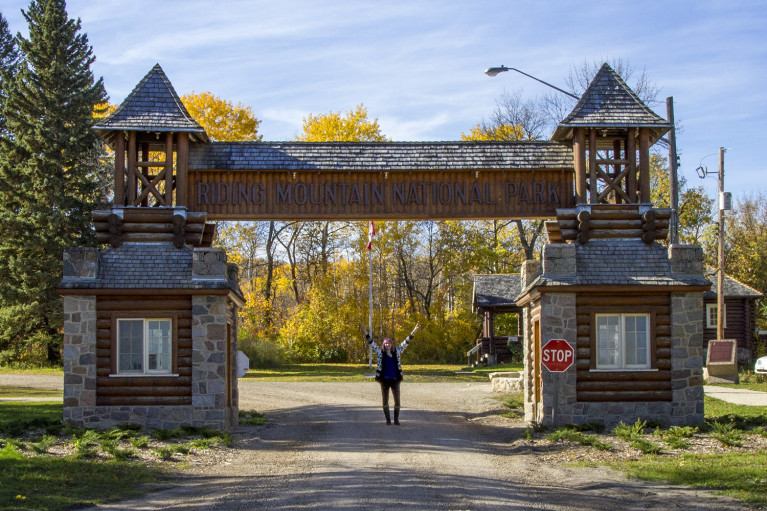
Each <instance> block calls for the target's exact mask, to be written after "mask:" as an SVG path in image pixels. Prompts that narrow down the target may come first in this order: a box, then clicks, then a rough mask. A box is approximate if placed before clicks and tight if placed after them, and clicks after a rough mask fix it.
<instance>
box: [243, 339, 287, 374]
mask: <svg viewBox="0 0 767 511" xmlns="http://www.w3.org/2000/svg"><path fill="white" fill-rule="evenodd" d="M238 345H239V348H240V351H242V352H243V353H245V355H247V357H248V358H249V359H250V367H251V368H256V367H264V368H278V367H282V366H283V365H285V351H284V350H283V349H282V347H281V346H280V345H279V344H277V343H276V342H274V341H270V340H268V339H242V340H240V341H238Z"/></svg>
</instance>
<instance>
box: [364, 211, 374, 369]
mask: <svg viewBox="0 0 767 511" xmlns="http://www.w3.org/2000/svg"><path fill="white" fill-rule="evenodd" d="M375 235H376V226H375V224H374V223H373V221H372V220H371V221H370V225H369V226H368V246H367V247H365V248H366V249H367V251H368V267H369V268H370V279H369V280H368V332H370V338H371V339H372V338H373V236H375ZM368 367H369V368H370V369H372V368H373V343H370V345H369V347H368Z"/></svg>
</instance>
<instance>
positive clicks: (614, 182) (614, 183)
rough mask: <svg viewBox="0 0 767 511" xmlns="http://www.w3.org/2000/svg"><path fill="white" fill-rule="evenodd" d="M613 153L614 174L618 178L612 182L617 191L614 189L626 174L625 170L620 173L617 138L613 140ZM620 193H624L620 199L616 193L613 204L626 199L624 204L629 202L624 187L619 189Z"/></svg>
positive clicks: (619, 146) (619, 143) (619, 151)
mask: <svg viewBox="0 0 767 511" xmlns="http://www.w3.org/2000/svg"><path fill="white" fill-rule="evenodd" d="M613 153H614V155H615V163H614V169H615V174H616V175H617V176H618V177H616V178H615V180H614V181H613V189H614V190H616V191H617V189H618V188H616V186H620V181H621V179H623V178H624V177H625V176H626V173H627V169H624V171H623V172H621V163H619V160H620V158H621V141H620V139H619V138H616V139H615V140H613ZM621 191H622V192H624V193H623V194H622V197H619V196H618V195H619V194H618V193H616V194H615V203H616V204H620V202H621V199H626V202H631V201H630V200H628V197H627V195H626V193H625V186H624V187H623V188H621Z"/></svg>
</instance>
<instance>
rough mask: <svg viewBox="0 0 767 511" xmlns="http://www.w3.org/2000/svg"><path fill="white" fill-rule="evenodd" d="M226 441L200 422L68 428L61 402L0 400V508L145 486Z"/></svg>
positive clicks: (56, 504)
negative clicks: (155, 426) (184, 425)
mask: <svg viewBox="0 0 767 511" xmlns="http://www.w3.org/2000/svg"><path fill="white" fill-rule="evenodd" d="M250 416H251V417H250V418H251V422H248V423H249V424H262V423H263V416H260V415H259V414H255V413H251V414H250ZM86 438H87V440H86ZM231 441H232V437H231V435H229V434H228V433H221V432H217V431H213V430H205V428H186V429H185V428H176V429H174V430H154V431H153V432H152V433H151V434H150V433H146V432H143V431H137V430H135V429H132V428H123V429H120V428H113V429H112V430H106V431H94V430H86V429H84V428H74V429H73V428H68V427H67V426H66V425H64V424H62V404H61V402H56V403H53V402H0V509H9V510H10V509H37V510H70V509H76V508H80V507H84V506H86V505H93V504H97V503H104V502H109V501H111V500H119V499H125V498H128V497H132V496H135V495H139V494H142V493H146V492H148V491H151V490H152V489H154V488H157V487H158V486H159V485H162V484H165V483H166V482H168V481H169V479H168V475H169V472H168V468H169V467H173V466H175V467H178V466H179V465H173V462H174V461H182V463H181V465H180V466H183V463H184V462H183V459H184V458H183V456H185V455H186V454H188V453H189V452H190V451H197V452H198V451H201V450H205V449H209V448H211V447H214V446H216V445H220V444H224V445H228V443H229V442H231ZM179 454H180V455H181V457H180V458H179ZM174 455H176V456H177V458H176V459H175V460H174V459H173V456H174Z"/></svg>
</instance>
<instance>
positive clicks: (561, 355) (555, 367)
mask: <svg viewBox="0 0 767 511" xmlns="http://www.w3.org/2000/svg"><path fill="white" fill-rule="evenodd" d="M574 359H575V350H574V349H573V348H572V346H570V344H568V342H567V341H565V340H564V339H552V340H550V341H549V342H547V343H546V345H545V346H544V347H543V349H541V361H542V362H543V365H544V366H546V369H548V370H549V371H551V372H552V373H561V372H563V371H567V368H568V367H570V366H571V365H573V361H574Z"/></svg>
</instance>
